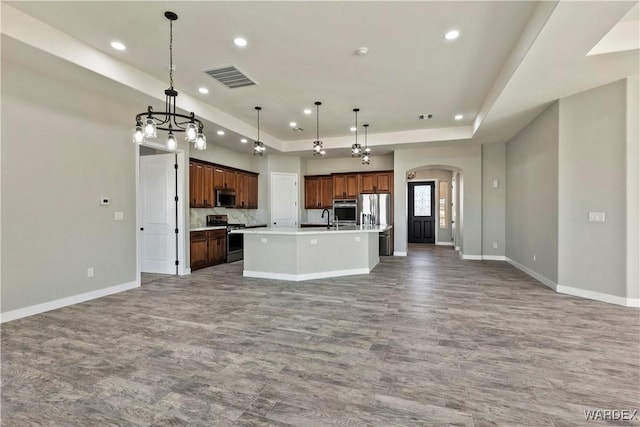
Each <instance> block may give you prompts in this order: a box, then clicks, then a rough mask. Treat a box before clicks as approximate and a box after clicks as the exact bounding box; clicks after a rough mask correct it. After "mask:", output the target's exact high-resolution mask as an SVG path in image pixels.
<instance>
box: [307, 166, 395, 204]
mask: <svg viewBox="0 0 640 427" xmlns="http://www.w3.org/2000/svg"><path fill="white" fill-rule="evenodd" d="M362 193H393V171H378V172H364V173H362V172H361V173H358V172H353V173H335V174H331V175H310V176H305V177H304V207H305V209H325V208H331V207H332V206H333V199H355V198H357V197H358V194H362Z"/></svg>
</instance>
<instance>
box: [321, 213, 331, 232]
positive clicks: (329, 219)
mask: <svg viewBox="0 0 640 427" xmlns="http://www.w3.org/2000/svg"><path fill="white" fill-rule="evenodd" d="M325 212H326V213H327V228H331V224H330V221H331V213H330V212H329V209H324V210H323V211H322V216H321V217H320V218H324V213H325Z"/></svg>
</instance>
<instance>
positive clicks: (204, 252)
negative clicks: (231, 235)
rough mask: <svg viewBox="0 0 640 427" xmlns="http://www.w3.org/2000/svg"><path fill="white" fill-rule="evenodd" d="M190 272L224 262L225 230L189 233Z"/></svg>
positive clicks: (225, 252) (225, 253)
mask: <svg viewBox="0 0 640 427" xmlns="http://www.w3.org/2000/svg"><path fill="white" fill-rule="evenodd" d="M190 247H191V271H194V270H199V269H201V268H205V267H210V266H212V265H217V264H222V263H224V262H225V258H226V255H227V230H206V231H192V232H191V245H190Z"/></svg>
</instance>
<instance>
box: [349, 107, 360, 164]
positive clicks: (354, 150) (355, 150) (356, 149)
mask: <svg viewBox="0 0 640 427" xmlns="http://www.w3.org/2000/svg"><path fill="white" fill-rule="evenodd" d="M358 111H360V109H359V108H354V109H353V112H354V113H355V115H356V126H355V129H356V142H355V143H354V144H353V145H352V146H351V157H360V156H361V155H362V146H361V145H360V144H358Z"/></svg>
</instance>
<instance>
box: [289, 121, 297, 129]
mask: <svg viewBox="0 0 640 427" xmlns="http://www.w3.org/2000/svg"><path fill="white" fill-rule="evenodd" d="M289 126H291V127H292V128H294V127H296V126H298V124H297V123H296V122H289Z"/></svg>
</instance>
